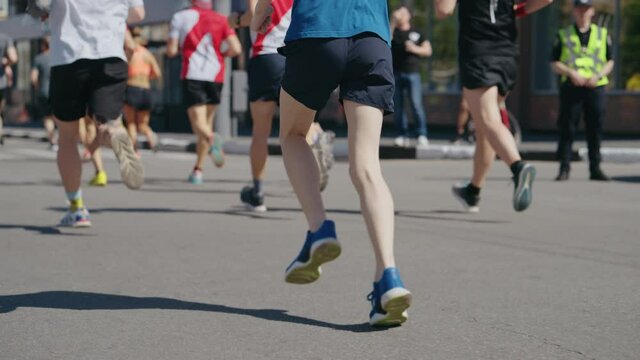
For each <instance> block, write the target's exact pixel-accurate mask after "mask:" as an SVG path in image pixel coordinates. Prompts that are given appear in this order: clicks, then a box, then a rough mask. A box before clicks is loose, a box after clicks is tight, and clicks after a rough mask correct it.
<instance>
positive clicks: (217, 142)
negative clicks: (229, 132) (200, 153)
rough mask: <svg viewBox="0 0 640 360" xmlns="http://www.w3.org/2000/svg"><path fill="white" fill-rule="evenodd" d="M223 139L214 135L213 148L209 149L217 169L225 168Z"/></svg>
mask: <svg viewBox="0 0 640 360" xmlns="http://www.w3.org/2000/svg"><path fill="white" fill-rule="evenodd" d="M222 145H223V144H222V138H221V137H220V135H218V134H213V139H212V141H211V148H210V149H209V154H210V155H211V158H212V159H213V164H214V165H215V166H216V167H223V166H224V150H223V149H222Z"/></svg>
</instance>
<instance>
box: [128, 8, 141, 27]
mask: <svg viewBox="0 0 640 360" xmlns="http://www.w3.org/2000/svg"><path fill="white" fill-rule="evenodd" d="M144 16H145V12H144V6H133V7H130V8H129V17H128V18H127V23H128V24H133V23H137V22H140V21H142V20H144Z"/></svg>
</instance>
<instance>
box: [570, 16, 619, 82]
mask: <svg viewBox="0 0 640 360" xmlns="http://www.w3.org/2000/svg"><path fill="white" fill-rule="evenodd" d="M559 35H560V40H561V41H562V53H561V54H560V61H561V62H563V63H564V64H566V65H567V66H569V67H570V68H572V69H574V70H576V71H578V74H580V76H582V77H584V78H587V79H590V78H592V77H593V76H594V75H597V74H599V73H600V72H601V71H602V68H603V67H604V65H605V64H606V63H607V39H608V37H609V35H608V32H607V29H605V28H603V27H600V26H597V25H593V24H591V33H590V34H589V42H588V44H587V46H586V47H582V44H581V43H580V38H579V37H578V32H577V31H576V27H575V26H573V25H571V26H569V27H566V28H564V29H561V30H560V32H559ZM566 80H567V77H566V76H563V77H562V81H563V82H564V81H566ZM608 83H609V79H608V78H607V77H606V76H603V77H602V79H600V81H598V86H603V85H607V84H608Z"/></svg>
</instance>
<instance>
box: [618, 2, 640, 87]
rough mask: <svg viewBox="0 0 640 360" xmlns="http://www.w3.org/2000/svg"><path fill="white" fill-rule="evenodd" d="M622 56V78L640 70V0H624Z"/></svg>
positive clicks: (621, 38)
mask: <svg viewBox="0 0 640 360" xmlns="http://www.w3.org/2000/svg"><path fill="white" fill-rule="evenodd" d="M621 20H622V34H621V35H620V39H618V41H620V57H621V59H620V60H621V61H620V62H619V63H618V64H620V63H621V65H622V78H623V79H624V80H627V79H629V78H630V77H631V76H632V75H633V74H634V73H638V72H640V0H622V19H621Z"/></svg>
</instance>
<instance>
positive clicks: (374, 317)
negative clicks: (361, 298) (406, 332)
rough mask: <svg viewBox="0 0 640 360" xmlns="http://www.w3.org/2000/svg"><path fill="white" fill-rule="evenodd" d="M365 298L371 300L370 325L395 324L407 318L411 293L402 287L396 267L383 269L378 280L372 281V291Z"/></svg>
mask: <svg viewBox="0 0 640 360" xmlns="http://www.w3.org/2000/svg"><path fill="white" fill-rule="evenodd" d="M367 300H369V301H371V312H370V313H369V324H370V325H371V326H397V325H400V324H402V323H403V322H405V321H407V319H408V315H407V309H408V308H409V306H411V293H410V292H409V290H407V289H405V288H404V284H403V283H402V280H401V279H400V274H399V273H398V269H396V268H387V269H385V270H384V273H383V274H382V278H381V279H380V281H378V282H375V283H373V291H372V292H371V293H370V294H369V296H367Z"/></svg>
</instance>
